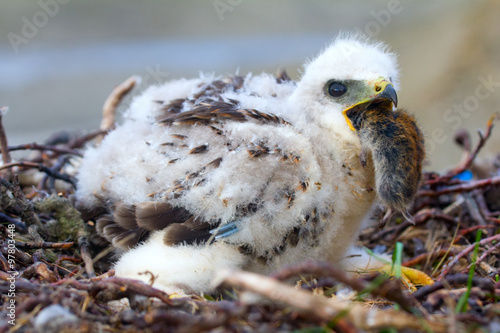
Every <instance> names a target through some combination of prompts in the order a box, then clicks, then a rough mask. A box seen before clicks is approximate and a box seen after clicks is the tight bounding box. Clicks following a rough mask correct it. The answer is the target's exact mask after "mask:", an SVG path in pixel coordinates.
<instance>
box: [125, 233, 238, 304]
mask: <svg viewBox="0 0 500 333" xmlns="http://www.w3.org/2000/svg"><path fill="white" fill-rule="evenodd" d="M244 261H245V258H244V256H243V255H242V254H241V253H240V252H239V251H238V249H237V248H236V247H233V246H230V245H227V244H225V243H223V242H216V243H214V244H211V245H209V246H207V245H199V246H193V245H179V246H167V245H165V244H164V243H163V232H162V231H158V232H156V233H154V234H153V235H151V237H150V239H149V240H148V241H146V242H145V243H143V244H140V245H139V246H138V247H136V248H134V249H132V250H130V251H128V252H126V253H125V254H123V255H122V256H121V257H120V259H119V261H118V262H117V263H116V265H115V272H116V275H117V276H120V277H124V278H130V279H135V280H141V281H143V282H145V283H147V284H151V283H153V286H154V287H156V288H158V289H161V290H163V291H165V292H167V293H169V294H177V295H180V296H182V295H186V294H189V293H200V292H205V293H207V292H212V291H214V289H215V287H216V281H214V276H215V274H216V272H217V271H218V270H220V269H222V268H240V267H241V266H242V265H243V264H244Z"/></svg>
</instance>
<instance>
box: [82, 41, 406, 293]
mask: <svg viewBox="0 0 500 333" xmlns="http://www.w3.org/2000/svg"><path fill="white" fill-rule="evenodd" d="M381 77H382V78H387V79H389V80H391V81H392V82H393V84H394V85H396V84H397V79H398V69H397V63H396V57H395V55H394V54H392V53H390V52H388V51H387V50H386V47H385V46H384V45H383V44H380V43H372V42H369V41H367V40H364V39H361V38H357V37H339V38H337V39H335V40H334V41H333V42H332V43H331V44H330V45H329V46H328V47H326V48H325V49H324V51H323V52H321V53H320V54H319V55H318V56H317V57H316V58H314V59H312V60H311V61H310V62H309V63H308V64H306V65H305V68H304V72H303V76H302V78H301V79H300V80H299V81H297V82H294V81H292V80H289V79H288V78H287V77H286V75H284V76H281V77H279V78H276V77H274V76H272V75H269V74H260V75H247V76H246V77H236V76H235V77H229V78H219V77H213V76H211V75H206V76H201V77H200V78H196V79H191V80H186V79H181V80H176V81H171V82H168V83H165V84H163V85H159V86H152V87H150V88H148V89H147V90H146V91H145V92H144V93H143V94H142V95H140V96H138V97H136V98H135V99H134V101H133V102H132V104H131V106H130V108H129V109H128V111H127V112H126V114H125V120H124V122H123V124H121V125H119V126H118V127H117V128H116V129H115V130H114V131H112V132H111V133H109V134H108V135H107V136H106V137H105V139H104V140H103V141H102V143H101V144H100V145H99V146H97V147H94V148H90V149H88V150H87V151H86V153H85V157H84V159H83V163H82V166H81V169H80V172H79V183H78V192H77V197H78V200H79V203H80V205H81V206H82V207H84V208H85V209H86V210H88V211H92V210H95V208H96V207H101V208H102V207H104V208H105V209H106V210H107V213H106V214H104V215H102V216H97V217H96V220H98V228H97V229H98V231H99V232H100V234H101V235H103V236H104V237H105V238H107V239H108V240H109V241H111V242H113V244H114V245H115V246H117V247H119V248H123V249H125V250H126V252H125V253H124V254H122V255H121V257H120V259H119V260H118V262H117V263H116V266H115V270H116V274H117V275H118V276H123V277H128V278H134V279H139V280H143V281H146V282H148V281H149V279H150V276H149V275H147V274H141V273H143V272H146V271H149V272H151V273H153V274H154V275H155V277H156V279H155V286H157V287H160V288H162V289H164V290H166V291H168V292H178V291H180V290H183V291H187V292H210V291H212V290H213V288H214V285H213V283H212V280H213V278H214V275H215V273H216V272H217V270H219V269H220V268H222V267H227V268H243V269H248V270H252V271H257V272H269V271H271V270H274V269H276V268H277V267H280V266H282V265H284V264H292V263H298V262H301V261H303V260H306V259H310V258H312V259H318V260H326V261H330V262H338V261H339V260H341V259H342V258H343V257H344V255H345V253H346V251H347V250H348V248H349V246H350V245H351V243H352V241H353V239H354V237H355V236H356V234H357V231H358V229H359V228H360V225H361V222H362V219H363V217H364V216H365V215H366V214H367V212H368V211H369V209H370V208H371V206H372V203H373V201H374V199H375V192H374V188H375V184H374V182H375V177H374V170H373V165H372V164H370V163H368V165H367V166H366V167H363V166H361V164H360V159H359V155H360V151H361V146H360V142H359V138H358V136H357V135H356V133H355V132H354V131H353V130H352V129H351V128H349V126H348V124H347V122H346V118H345V116H344V115H343V113H342V111H343V110H345V109H346V108H348V107H350V106H352V105H353V104H354V103H355V102H357V100H356V99H353V98H354V97H355V96H354V95H353V96H352V98H351V99H344V100H337V99H335V98H332V96H330V95H329V94H328V83H329V82H330V81H332V80H338V81H344V80H351V81H359V82H363V83H364V84H365V85H368V86H370V85H373V82H375V81H376V80H377V79H379V78H381ZM226 109H227V110H226ZM252 110H257V111H256V112H257V113H256V112H253V111H252ZM190 112H191V113H193V117H194V118H193V117H191V118H190V117H189V115H190ZM252 112H253V113H252ZM273 117H274V118H273ZM148 203H149V204H148ZM150 203H153V204H150ZM160 203H161V204H166V206H165V205H160ZM157 205H158V206H157ZM160 206H161V207H160ZM124 207H125V208H124ZM165 207H166V208H165ZM155 209H157V210H155ZM164 211H167V212H170V213H172V212H176V214H177V213H178V214H177V215H175V214H174V215H175V218H176V219H177V220H176V221H173V222H172V223H171V224H169V223H170V222H169V221H162V222H160V223H159V225H161V226H159V225H157V226H158V227H154V226H153V227H151V225H148V227H147V228H144V227H141V226H143V225H142V224H141V221H139V220H140V216H144V215H148V214H150V215H151V214H153V215H155V214H156V216H155V217H156V218H158V219H156V220H155V221H157V220H161V218H160V217H161V216H160V215H161V214H162V212H164ZM123 212H125V213H123ZM148 216H149V215H148ZM169 216H170V215H169ZM179 216H182V217H179ZM189 218H190V219H191V220H189ZM99 221H100V222H99ZM134 221H135V222H136V224H134ZM137 221H139V222H137ZM155 223H158V222H155ZM183 223H185V226H186V228H184V229H182V230H181V231H185V233H181V234H182V235H186V234H187V235H191V236H192V238H189V237H188V238H182V237H180V238H179V236H178V234H175V235H174V234H173V233H172V235H170V236H166V235H167V234H168V233H169V232H172V231H173V230H174V228H178V227H179V225H180V224H183ZM224 226H228V227H227V228H228V229H229V230H230V232H222V231H223V230H224ZM220 228H222V229H220ZM146 229H147V230H146ZM123 235H132V236H130V237H132V238H133V237H135V238H133V239H134V240H135V241H137V244H135V243H134V244H132V245H130V244H129V243H126V245H124V244H125V243H123V242H121V241H123ZM214 236H219V237H214ZM176 237H178V238H176ZM167 238H168V239H170V241H171V242H170V243H169V242H168V241H167ZM127 240H129V239H127ZM166 243H167V244H169V245H166Z"/></svg>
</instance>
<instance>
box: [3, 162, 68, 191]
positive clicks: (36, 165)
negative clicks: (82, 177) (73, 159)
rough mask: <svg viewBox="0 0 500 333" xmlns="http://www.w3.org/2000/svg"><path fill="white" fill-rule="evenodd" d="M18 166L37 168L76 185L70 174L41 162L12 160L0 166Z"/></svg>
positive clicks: (5, 167)
mask: <svg viewBox="0 0 500 333" xmlns="http://www.w3.org/2000/svg"><path fill="white" fill-rule="evenodd" d="M16 166H19V167H25V168H36V169H38V170H40V171H41V172H45V173H46V174H48V175H49V176H51V177H54V178H57V179H60V180H63V181H65V182H67V183H70V184H71V185H73V186H74V187H76V183H75V180H74V179H73V178H72V177H70V176H68V175H64V174H61V173H59V172H57V171H54V170H52V169H51V168H49V167H46V166H45V165H43V164H41V163H33V162H12V163H9V164H5V165H2V166H0V170H3V169H8V168H13V167H16Z"/></svg>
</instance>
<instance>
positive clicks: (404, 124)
mask: <svg viewBox="0 0 500 333" xmlns="http://www.w3.org/2000/svg"><path fill="white" fill-rule="evenodd" d="M375 90H379V93H378V94H377V95H376V96H375V97H372V98H368V99H366V100H364V101H362V102H360V103H359V104H357V105H355V106H353V107H352V108H349V109H347V110H345V111H344V113H345V115H346V117H347V118H348V120H349V121H350V123H351V126H352V127H353V129H354V130H355V131H356V132H357V134H358V136H359V138H360V141H361V146H362V149H361V153H360V162H361V164H362V165H363V166H365V165H366V163H367V158H368V154H370V153H371V156H372V159H373V164H374V166H375V183H376V187H377V193H378V195H379V197H380V199H381V200H382V202H383V203H384V204H386V205H387V206H388V207H389V211H388V214H387V215H386V216H388V215H390V214H391V212H392V211H399V212H401V213H402V214H403V216H404V217H405V218H406V219H407V220H409V221H412V217H411V216H410V215H409V213H408V209H409V208H410V206H411V204H412V203H413V200H414V199H415V196H416V194H417V191H418V187H419V184H420V180H421V175H422V163H423V160H424V157H425V151H424V137H423V135H422V132H421V131H420V129H419V128H418V126H417V123H416V121H415V118H414V117H413V116H411V115H410V114H408V113H407V112H406V111H404V110H402V109H397V110H395V111H393V105H394V106H397V95H396V91H395V90H394V87H393V86H392V84H391V83H390V82H387V81H385V80H383V79H382V80H379V82H378V83H377V84H376V85H375Z"/></svg>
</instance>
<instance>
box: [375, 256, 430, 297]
mask: <svg viewBox="0 0 500 333" xmlns="http://www.w3.org/2000/svg"><path fill="white" fill-rule="evenodd" d="M375 270H376V271H378V272H382V273H385V274H387V275H390V276H395V277H397V275H399V274H396V268H395V266H394V265H392V264H388V263H387V264H384V265H383V266H381V267H380V268H377V269H375ZM400 278H401V282H403V284H404V285H405V286H406V288H408V290H410V291H411V292H414V291H416V290H417V287H416V286H417V285H418V286H427V285H431V284H433V283H434V280H433V279H432V278H431V277H430V276H429V275H427V274H425V273H424V272H422V271H419V270H418V269H414V268H410V267H404V266H401V276H400Z"/></svg>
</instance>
